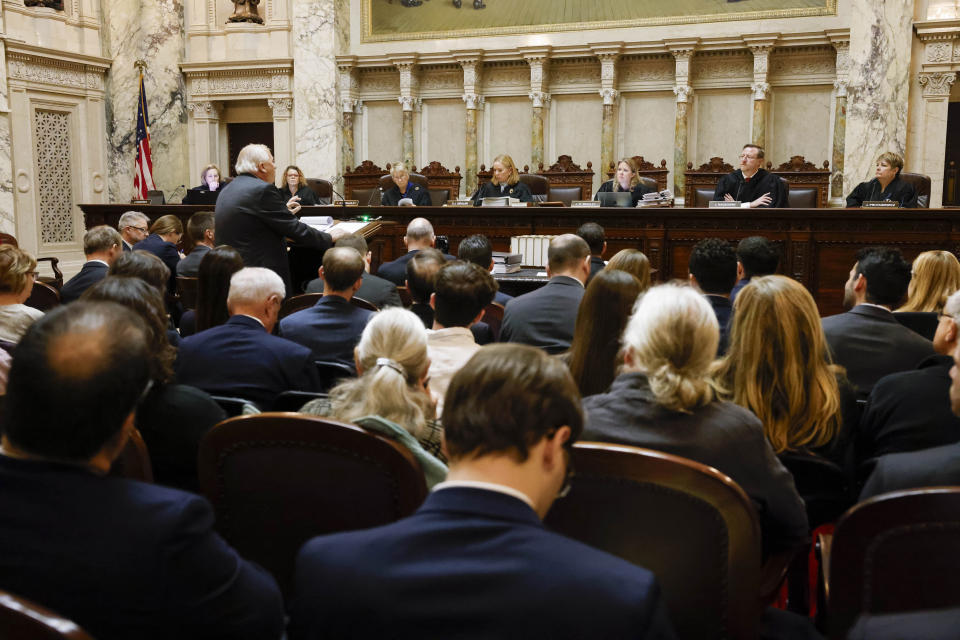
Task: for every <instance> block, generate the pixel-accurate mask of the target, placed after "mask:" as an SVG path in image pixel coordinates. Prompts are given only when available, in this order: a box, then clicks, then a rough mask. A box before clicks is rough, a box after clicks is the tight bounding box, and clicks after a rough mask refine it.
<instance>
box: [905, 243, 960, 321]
mask: <svg viewBox="0 0 960 640" xmlns="http://www.w3.org/2000/svg"><path fill="white" fill-rule="evenodd" d="M958 289H960V262H958V261H957V258H956V256H954V255H953V254H952V253H950V252H949V251H924V252H923V253H921V254H920V255H918V256H917V257H916V259H915V260H914V261H913V275H912V276H911V278H910V284H909V285H908V286H907V302H906V303H905V304H904V305H903V306H902V307H900V308H899V309H897V311H935V312H939V311H941V310H942V309H943V305H945V304H946V303H947V298H949V297H950V294H952V293H953V292H954V291H957V290H958Z"/></svg>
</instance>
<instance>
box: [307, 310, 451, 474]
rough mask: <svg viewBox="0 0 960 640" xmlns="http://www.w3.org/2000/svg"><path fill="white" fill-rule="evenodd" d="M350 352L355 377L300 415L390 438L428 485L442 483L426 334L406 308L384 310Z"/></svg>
mask: <svg viewBox="0 0 960 640" xmlns="http://www.w3.org/2000/svg"><path fill="white" fill-rule="evenodd" d="M355 353H356V355H355V361H356V367H357V372H358V373H359V374H360V377H359V378H353V379H348V380H345V381H343V382H341V383H340V384H338V385H337V386H336V387H334V388H333V389H331V390H330V393H329V397H328V398H320V399H318V400H312V401H310V402H308V403H307V404H306V405H304V407H303V409H301V411H302V412H303V413H312V414H315V415H321V416H329V417H331V418H335V419H337V420H342V421H344V422H353V423H355V424H359V425H360V426H362V427H364V428H365V429H368V430H370V431H375V432H376V433H379V434H381V435H385V436H387V437H388V438H392V439H393V440H396V441H397V442H399V443H400V444H402V445H403V446H405V447H407V449H409V450H410V452H411V453H412V454H413V455H414V457H415V458H417V460H418V462H419V463H420V466H421V467H422V468H423V472H424V475H425V478H426V480H427V484H428V485H429V486H433V485H435V484H436V483H438V482H440V481H442V480H443V479H444V478H445V477H446V475H447V467H446V465H444V464H443V463H442V462H441V461H440V458H441V457H442V454H441V442H442V438H443V431H442V428H441V427H440V425H439V424H438V423H437V422H436V421H435V420H434V419H433V418H434V406H433V399H432V398H431V397H430V391H429V388H428V387H427V378H428V377H429V376H428V373H427V370H428V368H429V366H430V360H429V359H428V358H427V330H426V329H424V328H423V325H422V324H420V321H419V319H418V318H417V317H416V316H415V315H413V314H412V313H410V312H409V311H407V310H406V309H402V308H399V307H391V308H388V309H384V310H383V311H380V312H378V313H376V314H374V316H373V318H372V319H371V320H370V322H369V323H367V326H366V328H365V329H364V330H363V335H362V336H361V338H360V344H358V345H357V348H356V350H355Z"/></svg>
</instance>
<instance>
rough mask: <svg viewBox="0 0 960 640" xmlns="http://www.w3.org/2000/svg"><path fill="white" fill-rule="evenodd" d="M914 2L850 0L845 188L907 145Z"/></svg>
mask: <svg viewBox="0 0 960 640" xmlns="http://www.w3.org/2000/svg"><path fill="white" fill-rule="evenodd" d="M913 5H914V2H913V0H885V1H884V2H876V1H875V0H851V2H850V25H851V26H850V77H849V84H848V88H847V93H848V99H847V118H846V136H845V141H844V149H845V153H844V178H843V192H844V193H849V192H850V190H851V189H853V187H855V186H856V185H857V184H858V183H859V182H862V181H863V180H866V179H867V178H869V177H871V176H872V175H873V173H874V171H873V167H874V163H876V160H877V156H879V155H880V154H881V153H883V152H884V151H893V152H895V153H899V154H901V155H903V153H904V151H905V149H906V142H907V140H906V134H907V98H908V95H909V91H910V82H909V80H910V52H911V47H912V44H913Z"/></svg>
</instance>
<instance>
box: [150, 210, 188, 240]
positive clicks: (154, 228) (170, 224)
mask: <svg viewBox="0 0 960 640" xmlns="http://www.w3.org/2000/svg"><path fill="white" fill-rule="evenodd" d="M150 233H156V234H157V235H161V236H162V235H166V234H168V233H183V223H182V222H180V218H178V217H177V216H175V215H173V214H168V215H165V216H160V217H159V218H157V219H156V221H155V222H154V223H153V224H152V225H150Z"/></svg>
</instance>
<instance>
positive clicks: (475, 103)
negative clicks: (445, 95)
mask: <svg viewBox="0 0 960 640" xmlns="http://www.w3.org/2000/svg"><path fill="white" fill-rule="evenodd" d="M461 97H462V98H463V101H464V102H465V103H466V104H467V109H480V110H482V109H483V103H484V101H485V98H484V97H483V96H481V95H478V94H476V93H465V94H463V96H461Z"/></svg>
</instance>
